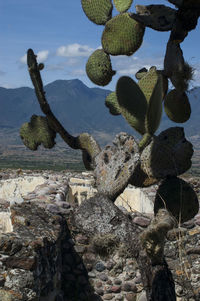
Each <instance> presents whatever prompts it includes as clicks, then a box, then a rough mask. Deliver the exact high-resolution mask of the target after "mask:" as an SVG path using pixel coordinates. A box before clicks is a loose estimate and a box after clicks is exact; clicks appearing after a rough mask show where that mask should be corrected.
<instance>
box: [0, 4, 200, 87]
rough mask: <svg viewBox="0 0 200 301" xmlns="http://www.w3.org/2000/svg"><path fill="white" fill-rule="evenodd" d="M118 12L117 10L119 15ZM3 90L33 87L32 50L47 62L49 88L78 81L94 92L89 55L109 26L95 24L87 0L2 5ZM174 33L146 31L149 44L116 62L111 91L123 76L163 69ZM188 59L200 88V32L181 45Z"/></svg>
mask: <svg viewBox="0 0 200 301" xmlns="http://www.w3.org/2000/svg"><path fill="white" fill-rule="evenodd" d="M135 4H144V5H147V4H165V5H169V6H171V7H173V6H172V5H170V4H169V3H168V2H167V1H164V0H163V1H159V0H157V1H150V0H148V1H147V0H134V1H133V5H132V7H131V8H130V9H129V11H132V12H135ZM115 14H116V11H114V15H115ZM0 20H1V22H0V24H1V26H0V39H1V43H0V86H1V87H5V88H16V87H22V86H30V87H32V84H31V81H30V79H29V75H28V71H27V67H26V51H27V49H28V48H32V49H33V50H34V52H35V53H37V54H38V60H39V61H40V62H44V63H45V69H44V70H43V71H42V77H43V82H44V84H47V83H50V82H52V81H54V80H57V79H67V80H68V79H74V78H78V79H80V80H81V81H83V82H84V83H85V84H86V85H87V86H89V87H95V85H94V84H93V83H92V82H91V81H90V80H89V79H88V78H87V75H86V73H85V64H86V62H87V59H88V57H89V55H90V54H91V53H92V52H93V51H94V50H96V49H97V48H98V47H100V46H101V33H102V32H103V29H104V26H101V25H95V24H94V23H92V22H91V21H89V20H88V19H87V17H86V15H85V14H84V12H83V10H82V7H81V0H34V1H32V0H0ZM168 37H169V32H164V33H163V32H162V33H161V32H158V31H154V30H152V29H146V32H145V36H144V40H143V44H142V46H141V47H140V49H139V50H138V51H137V52H136V53H135V54H134V55H132V56H131V57H127V56H116V57H113V56H112V57H111V60H112V65H113V69H114V70H116V71H117V74H116V75H115V76H114V77H113V80H112V83H110V84H109V85H107V86H106V87H104V88H106V89H111V90H114V88H115V84H116V82H117V79H118V78H119V77H120V76H122V75H129V76H132V77H134V75H135V72H136V71H138V70H139V69H140V68H142V67H147V68H149V67H151V66H153V65H154V66H157V67H158V68H162V65H163V59H164V54H165V47H166V42H167V40H168ZM181 47H182V49H183V52H184V57H185V60H186V61H188V62H189V63H190V64H191V65H192V66H193V67H194V68H195V69H196V71H195V80H194V82H193V83H192V86H200V72H199V70H200V51H199V49H200V32H199V25H198V26H197V28H196V30H194V31H192V32H190V33H189V35H188V37H187V38H186V39H185V41H184V42H183V43H182V44H181Z"/></svg>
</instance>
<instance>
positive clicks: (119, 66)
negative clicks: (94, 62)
mask: <svg viewBox="0 0 200 301" xmlns="http://www.w3.org/2000/svg"><path fill="white" fill-rule="evenodd" d="M112 65H113V69H114V70H117V72H118V74H119V75H134V76H135V73H136V72H137V71H139V70H140V69H141V68H143V67H145V68H147V69H149V68H150V67H151V66H156V67H157V69H162V68H163V58H161V57H158V58H143V57H142V58H141V57H136V56H133V57H124V56H119V57H118V58H117V57H116V58H113V59H112Z"/></svg>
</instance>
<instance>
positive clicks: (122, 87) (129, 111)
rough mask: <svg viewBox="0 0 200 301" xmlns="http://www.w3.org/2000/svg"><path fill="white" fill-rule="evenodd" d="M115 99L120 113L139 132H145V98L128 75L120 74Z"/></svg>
mask: <svg viewBox="0 0 200 301" xmlns="http://www.w3.org/2000/svg"><path fill="white" fill-rule="evenodd" d="M116 94H117V100H118V103H119V107H120V110H121V114H122V115H123V117H124V118H125V119H126V120H127V121H128V123H129V124H130V125H131V126H132V127H133V128H134V129H135V130H136V131H138V132H139V133H140V134H142V135H143V134H144V133H145V123H144V122H145V116H146V112H147V100H146V98H145V96H144V94H143V92H142V90H141V89H140V87H139V86H138V84H137V83H136V82H135V81H134V80H133V79H132V78H130V77H128V76H122V77H120V79H119V80H118V82H117V87H116Z"/></svg>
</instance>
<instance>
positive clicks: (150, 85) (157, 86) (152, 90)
mask: <svg viewBox="0 0 200 301" xmlns="http://www.w3.org/2000/svg"><path fill="white" fill-rule="evenodd" d="M138 86H139V87H140V89H141V90H142V92H143V93H144V95H145V97H146V100H147V103H148V110H147V114H146V117H145V130H146V132H147V133H150V134H151V135H153V134H154V132H155V131H156V130H157V128H158V126H159V124H160V120H161V116H162V96H163V88H162V77H161V75H159V74H158V72H157V70H156V68H155V67H151V68H150V70H149V72H147V73H146V75H144V76H143V77H142V78H141V80H139V82H138Z"/></svg>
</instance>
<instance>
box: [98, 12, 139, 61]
mask: <svg viewBox="0 0 200 301" xmlns="http://www.w3.org/2000/svg"><path fill="white" fill-rule="evenodd" d="M144 31H145V28H144V26H143V25H142V24H141V23H139V22H137V21H135V20H134V19H132V18H131V16H130V14H129V13H122V14H119V15H117V16H115V17H113V18H112V19H111V20H109V21H108V22H106V25H105V29H104V31H103V34H102V47H103V49H104V51H105V52H106V53H109V54H111V55H122V54H124V55H132V54H133V53H134V52H136V51H137V50H138V49H139V48H140V46H141V44H142V41H143V36H144Z"/></svg>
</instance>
